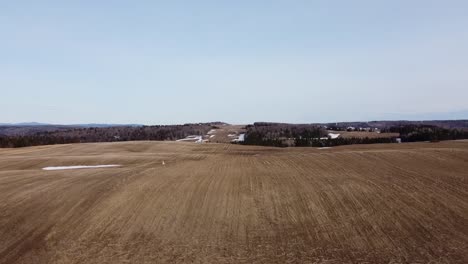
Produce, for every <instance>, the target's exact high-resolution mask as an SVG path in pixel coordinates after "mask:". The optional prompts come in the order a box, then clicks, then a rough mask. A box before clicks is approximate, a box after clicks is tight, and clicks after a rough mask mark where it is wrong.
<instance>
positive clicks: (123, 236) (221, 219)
mask: <svg viewBox="0 0 468 264" xmlns="http://www.w3.org/2000/svg"><path fill="white" fill-rule="evenodd" d="M163 161H164V163H165V165H163V164H162V162H163ZM99 164H121V165H122V167H115V168H98V169H80V170H59V171H44V170H42V168H43V167H46V166H66V165H67V166H68V165H99ZM0 238H1V239H0V263H8V264H10V263H39V264H40V263H468V141H451V142H440V143H414V144H375V145H359V146H343V147H336V148H331V149H322V150H319V149H315V148H286V149H283V148H281V149H280V148H266V147H253V146H239V145H230V144H215V143H210V144H194V143H183V142H121V143H97V144H72V145H55V146H40V147H30V148H22V149H0Z"/></svg>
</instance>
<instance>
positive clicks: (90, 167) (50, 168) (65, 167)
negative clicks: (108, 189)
mask: <svg viewBox="0 0 468 264" xmlns="http://www.w3.org/2000/svg"><path fill="white" fill-rule="evenodd" d="M120 166H122V165H117V164H112V165H90V166H87V165H78V166H57V167H45V168H42V169H43V170H47V171H49V170H76V169H96V168H112V167H120Z"/></svg>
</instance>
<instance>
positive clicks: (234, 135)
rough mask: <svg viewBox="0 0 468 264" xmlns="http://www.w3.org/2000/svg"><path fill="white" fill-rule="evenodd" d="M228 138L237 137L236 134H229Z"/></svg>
mask: <svg viewBox="0 0 468 264" xmlns="http://www.w3.org/2000/svg"><path fill="white" fill-rule="evenodd" d="M228 137H237V135H236V134H229V135H228Z"/></svg>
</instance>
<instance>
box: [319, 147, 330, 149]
mask: <svg viewBox="0 0 468 264" xmlns="http://www.w3.org/2000/svg"><path fill="white" fill-rule="evenodd" d="M317 149H331V147H322V148H317Z"/></svg>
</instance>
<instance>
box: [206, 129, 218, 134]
mask: <svg viewBox="0 0 468 264" xmlns="http://www.w3.org/2000/svg"><path fill="white" fill-rule="evenodd" d="M214 133H216V129H211V130H210V131H208V135H211V134H214Z"/></svg>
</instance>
